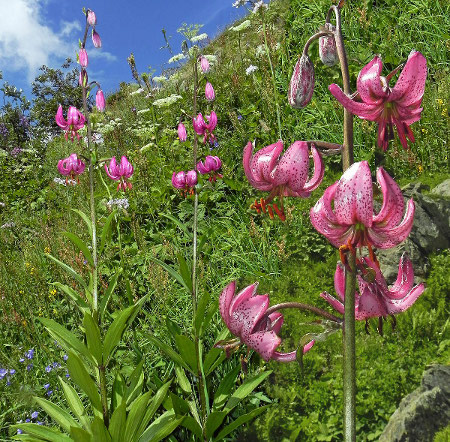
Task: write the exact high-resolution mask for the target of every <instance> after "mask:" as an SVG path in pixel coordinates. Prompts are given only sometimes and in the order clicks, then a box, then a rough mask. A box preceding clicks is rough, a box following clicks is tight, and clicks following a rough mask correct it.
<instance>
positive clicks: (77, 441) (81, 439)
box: [70, 427, 92, 442]
mask: <svg viewBox="0 0 450 442" xmlns="http://www.w3.org/2000/svg"><path fill="white" fill-rule="evenodd" d="M70 437H71V438H72V440H73V442H92V434H91V433H89V431H86V430H84V429H83V428H79V427H72V428H71V429H70Z"/></svg>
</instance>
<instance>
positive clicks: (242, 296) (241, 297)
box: [230, 282, 259, 315]
mask: <svg viewBox="0 0 450 442" xmlns="http://www.w3.org/2000/svg"><path fill="white" fill-rule="evenodd" d="M258 284H259V283H258V282H254V283H253V284H250V285H248V286H247V287H245V288H243V289H242V290H241V291H240V292H239V293H238V294H237V295H236V296H235V297H234V298H233V299H232V301H231V304H230V315H231V314H232V313H233V311H235V310H236V309H237V308H238V307H239V305H240V304H241V303H242V302H245V301H246V300H247V299H250V298H251V297H252V296H253V295H255V294H256V290H257V288H258Z"/></svg>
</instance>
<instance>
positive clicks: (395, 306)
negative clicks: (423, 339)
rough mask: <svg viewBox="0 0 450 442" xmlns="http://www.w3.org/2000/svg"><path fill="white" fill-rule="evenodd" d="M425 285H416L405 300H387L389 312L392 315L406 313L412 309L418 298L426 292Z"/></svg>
mask: <svg viewBox="0 0 450 442" xmlns="http://www.w3.org/2000/svg"><path fill="white" fill-rule="evenodd" d="M424 290H425V284H424V283H421V284H419V285H416V286H415V287H414V288H413V289H412V290H411V291H410V292H409V293H408V294H407V295H406V296H405V297H404V298H402V299H387V300H386V304H387V310H388V313H389V314H390V315H396V314H397V313H401V312H404V311H405V310H407V309H408V308H409V307H411V306H412V305H413V304H414V303H415V302H416V301H417V298H418V297H419V296H420V295H421V294H422V293H423V292H424Z"/></svg>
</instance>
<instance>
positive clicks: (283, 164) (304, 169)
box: [258, 141, 309, 192]
mask: <svg viewBox="0 0 450 442" xmlns="http://www.w3.org/2000/svg"><path fill="white" fill-rule="evenodd" d="M280 144H281V143H280ZM258 153H259V152H258ZM308 167H309V149H308V145H307V144H306V142H305V141H296V142H295V143H293V144H292V145H291V146H290V147H289V149H288V150H287V151H286V152H285V154H284V155H283V156H282V157H281V159H280V161H279V163H278V164H277V166H276V167H275V169H273V170H272V171H271V173H270V177H271V179H272V182H273V184H274V186H281V185H287V186H288V187H290V188H291V189H292V190H294V191H295V192H298V191H302V190H303V186H304V184H305V183H306V180H307V179H308Z"/></svg>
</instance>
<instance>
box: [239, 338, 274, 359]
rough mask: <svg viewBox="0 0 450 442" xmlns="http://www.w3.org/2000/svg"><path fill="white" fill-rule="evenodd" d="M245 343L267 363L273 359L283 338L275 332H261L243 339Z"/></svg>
mask: <svg viewBox="0 0 450 442" xmlns="http://www.w3.org/2000/svg"><path fill="white" fill-rule="evenodd" d="M243 342H244V343H245V344H247V345H248V346H249V347H250V348H253V350H255V351H256V352H258V353H259V354H260V355H261V357H262V358H263V359H264V360H265V361H266V362H267V361H269V360H270V359H272V355H273V352H274V351H275V349H276V348H277V347H278V346H279V345H280V344H281V338H280V337H278V336H277V334H276V333H275V332H274V331H260V332H256V333H252V334H251V335H249V336H247V337H246V338H243Z"/></svg>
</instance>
